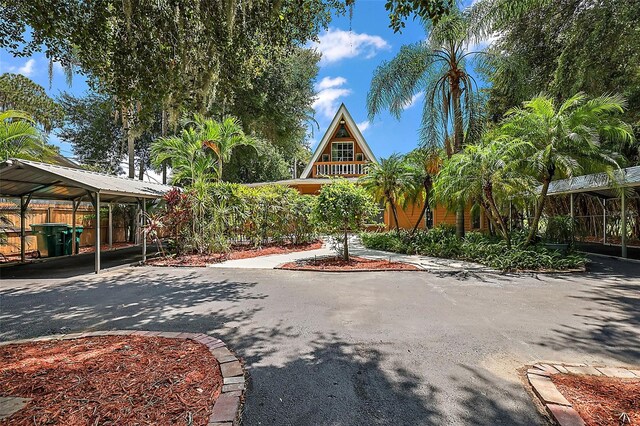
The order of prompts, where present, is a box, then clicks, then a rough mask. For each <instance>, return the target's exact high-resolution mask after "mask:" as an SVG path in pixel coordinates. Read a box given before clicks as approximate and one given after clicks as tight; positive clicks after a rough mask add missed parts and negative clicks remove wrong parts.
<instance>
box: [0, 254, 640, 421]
mask: <svg viewBox="0 0 640 426" xmlns="http://www.w3.org/2000/svg"><path fill="white" fill-rule="evenodd" d="M604 262H605V263H601V264H598V265H596V266H595V267H594V271H593V272H590V273H586V274H574V275H568V276H544V275H540V276H503V275H487V274H464V273H460V274H457V275H449V274H442V275H436V274H432V273H427V272H392V273H389V272H382V273H380V272H378V273H342V274H336V273H313V272H294V271H278V270H251V269H243V270H236V269H215V268H200V269H195V268H193V269H192V268H189V269H187V268H185V269H169V268H147V267H144V268H126V269H121V270H117V271H111V272H107V273H104V274H103V275H100V276H93V275H83V276H79V277H71V278H61V279H50V280H46V279H38V280H29V279H22V280H18V279H16V280H12V279H6V278H3V279H2V280H1V281H0V339H2V340H9V339H15V338H25V337H32V336H38V335H44V334H52V333H59V332H76V331H83V330H107V329H116V328H117V329H123V328H138V329H150V330H161V331H194V332H204V333H209V334H212V335H215V336H219V337H221V338H222V339H224V340H225V341H226V342H227V343H228V344H229V346H230V347H231V348H233V349H235V350H236V351H237V353H238V354H239V355H240V356H242V357H244V359H245V360H246V362H247V366H248V367H249V371H250V375H251V386H250V388H249V391H248V398H247V404H246V406H245V414H244V421H245V424H248V425H260V424H262V425H272V424H275V425H307V424H313V425H316V424H321V425H361V424H367V425H387V424H392V425H404V424H406V425H416V424H433V425H457V424H461V425H462V424H465V425H497V424H505V425H536V424H545V423H546V419H544V418H543V417H542V416H541V415H540V414H538V412H537V410H536V409H535V407H534V406H533V404H532V402H531V399H530V396H529V395H528V394H527V392H526V391H525V388H524V386H523V384H522V382H521V379H520V377H519V375H518V374H517V371H516V370H517V369H518V368H520V367H521V366H522V365H524V364H525V363H529V362H533V361H537V360H550V361H564V362H587V363H591V364H597V363H603V364H609V365H614V366H615V365H638V364H640V264H633V263H623V262H620V261H615V260H607V261H604Z"/></svg>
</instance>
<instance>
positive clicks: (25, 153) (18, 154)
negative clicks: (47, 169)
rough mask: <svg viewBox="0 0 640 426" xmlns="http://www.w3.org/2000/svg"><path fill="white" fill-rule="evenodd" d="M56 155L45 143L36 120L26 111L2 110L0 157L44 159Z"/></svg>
mask: <svg viewBox="0 0 640 426" xmlns="http://www.w3.org/2000/svg"><path fill="white" fill-rule="evenodd" d="M54 155H56V152H55V150H54V149H53V148H51V147H50V146H48V145H47V144H46V143H45V140H44V137H43V135H42V133H41V132H40V130H39V129H38V127H36V122H35V120H34V119H33V118H32V117H31V116H30V115H29V114H27V113H26V112H23V111H17V110H6V111H2V112H0V159H2V160H6V159H8V158H24V159H25V160H35V161H42V160H43V159H47V158H49V157H53V156H54Z"/></svg>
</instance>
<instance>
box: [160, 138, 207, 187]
mask: <svg viewBox="0 0 640 426" xmlns="http://www.w3.org/2000/svg"><path fill="white" fill-rule="evenodd" d="M202 143H203V139H202V135H201V134H200V133H199V132H197V131H196V130H195V129H192V128H190V129H184V130H182V132H181V133H180V135H179V136H172V137H166V138H158V139H156V140H155V141H154V142H153V143H152V144H151V157H152V159H153V164H154V166H156V167H158V166H161V165H162V164H163V163H168V164H171V170H172V176H171V183H172V184H173V185H186V186H196V185H203V184H206V183H207V182H213V181H215V180H216V179H217V173H216V166H217V161H216V159H215V158H214V157H213V156H212V155H210V154H209V153H208V152H207V151H205V150H204V149H203V147H202Z"/></svg>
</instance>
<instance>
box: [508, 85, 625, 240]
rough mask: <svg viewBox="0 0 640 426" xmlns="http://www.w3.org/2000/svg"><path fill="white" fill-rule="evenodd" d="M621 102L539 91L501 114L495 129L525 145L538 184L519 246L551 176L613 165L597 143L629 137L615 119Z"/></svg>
mask: <svg viewBox="0 0 640 426" xmlns="http://www.w3.org/2000/svg"><path fill="white" fill-rule="evenodd" d="M625 104H626V103H625V100H624V99H623V98H622V97H620V96H617V95H608V96H600V97H597V98H593V99H590V100H589V99H587V97H586V96H585V95H584V94H583V93H578V94H576V95H574V96H573V97H571V98H569V99H567V100H566V101H565V102H563V103H562V104H560V105H557V103H556V102H555V101H554V100H553V99H552V98H550V97H549V96H545V95H541V96H538V97H536V98H534V99H532V100H530V101H527V102H525V103H524V105H523V107H522V108H513V109H511V110H509V111H508V112H507V114H506V118H505V120H504V121H503V123H502V125H501V126H500V131H501V132H502V133H503V134H504V135H505V136H506V137H508V138H510V139H511V140H512V141H517V140H522V141H525V142H527V143H529V144H530V147H531V150H530V152H529V153H528V155H527V156H526V158H527V159H528V166H529V169H530V171H531V172H532V174H533V176H535V178H536V179H538V180H539V182H540V183H541V185H542V186H541V189H540V193H539V196H538V199H537V202H536V206H535V215H534V218H533V221H532V222H531V226H530V229H529V235H528V237H527V240H526V243H525V245H530V244H531V243H532V242H533V241H534V239H535V236H536V235H537V231H538V224H539V222H540V217H541V215H542V210H543V208H544V203H545V200H546V198H547V191H548V190H549V184H550V183H551V181H552V180H554V179H555V178H567V177H572V176H574V175H576V174H585V173H595V172H602V171H606V172H611V171H612V170H613V169H614V168H619V165H618V163H617V161H616V159H615V158H614V157H613V155H612V154H609V153H607V152H606V151H605V150H603V149H602V147H601V145H600V141H601V139H606V140H608V141H610V142H613V143H628V142H631V141H633V133H632V129H631V126H629V125H628V124H626V123H625V122H623V121H622V120H621V119H620V118H619V115H620V114H622V113H623V111H624V107H625Z"/></svg>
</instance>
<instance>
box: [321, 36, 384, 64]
mask: <svg viewBox="0 0 640 426" xmlns="http://www.w3.org/2000/svg"><path fill="white" fill-rule="evenodd" d="M318 38H319V41H317V42H315V43H312V45H311V47H313V48H315V49H316V50H317V51H318V52H320V53H321V54H322V58H321V59H320V63H321V64H322V65H325V64H330V63H335V62H339V61H341V60H343V59H348V58H355V57H358V56H363V57H365V58H367V59H368V58H372V57H374V56H375V55H376V54H377V53H378V52H379V51H380V50H389V49H390V48H391V46H390V45H389V43H387V42H386V40H385V39H383V38H382V37H380V36H377V35H371V34H365V33H356V32H353V31H344V30H341V29H337V28H329V29H328V30H327V31H325V32H324V33H323V34H321V35H320V36H319V37H318Z"/></svg>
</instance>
